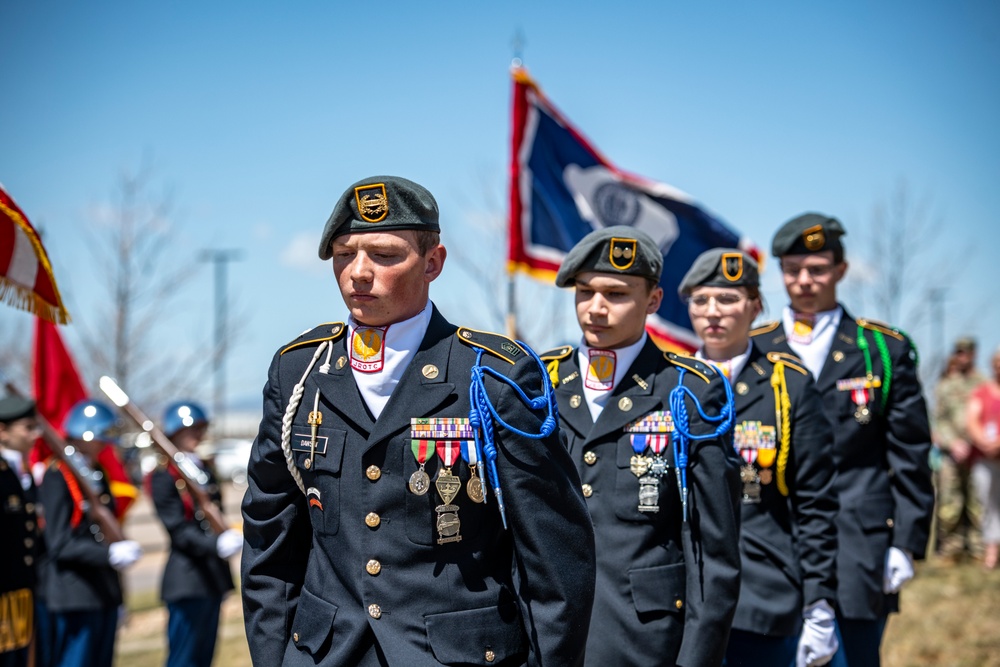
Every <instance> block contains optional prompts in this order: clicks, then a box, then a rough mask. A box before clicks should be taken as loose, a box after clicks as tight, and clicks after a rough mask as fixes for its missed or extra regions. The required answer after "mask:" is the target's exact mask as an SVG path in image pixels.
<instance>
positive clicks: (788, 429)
mask: <svg viewBox="0 0 1000 667" xmlns="http://www.w3.org/2000/svg"><path fill="white" fill-rule="evenodd" d="M771 387H772V388H773V389H774V420H775V423H776V424H777V426H778V432H779V434H780V438H781V444H780V448H779V449H778V493H780V494H781V495H783V496H787V495H788V483H787V481H786V480H785V471H786V470H787V469H788V452H789V445H790V443H791V440H792V420H791V414H790V413H791V399H789V397H788V384H787V383H786V382H785V364H783V363H782V362H780V361H779V362H777V363H775V364H774V370H773V371H772V372H771Z"/></svg>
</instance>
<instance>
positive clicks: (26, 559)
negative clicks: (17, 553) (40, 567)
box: [24, 556, 35, 565]
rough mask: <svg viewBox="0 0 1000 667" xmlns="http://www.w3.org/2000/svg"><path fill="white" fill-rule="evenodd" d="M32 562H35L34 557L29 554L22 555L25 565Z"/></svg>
mask: <svg viewBox="0 0 1000 667" xmlns="http://www.w3.org/2000/svg"><path fill="white" fill-rule="evenodd" d="M34 562H35V559H34V558H32V557H31V556H25V557H24V564H25V565H31V564H32V563H34Z"/></svg>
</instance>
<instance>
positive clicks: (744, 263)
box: [677, 248, 760, 295]
mask: <svg viewBox="0 0 1000 667" xmlns="http://www.w3.org/2000/svg"><path fill="white" fill-rule="evenodd" d="M702 286H705V287H759V286H760V272H759V271H758V269H757V262H756V261H754V259H753V257H750V256H749V255H747V254H746V253H744V252H740V251H739V250H737V249H736V248H712V249H711V250H706V251H705V252H703V253H701V254H700V255H698V259H696V260H694V264H692V265H691V268H690V269H688V272H687V273H685V274H684V279H683V280H681V284H680V287H678V288H677V292H678V293H679V294H681V295H685V294H690V293H691V291H692V290H694V288H695V287H702Z"/></svg>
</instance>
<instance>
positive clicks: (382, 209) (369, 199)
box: [354, 183, 389, 222]
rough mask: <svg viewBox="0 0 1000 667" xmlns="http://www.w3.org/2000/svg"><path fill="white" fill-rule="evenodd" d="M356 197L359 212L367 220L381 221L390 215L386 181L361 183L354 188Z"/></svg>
mask: <svg viewBox="0 0 1000 667" xmlns="http://www.w3.org/2000/svg"><path fill="white" fill-rule="evenodd" d="M354 199H355V200H356V201H357V202H358V214H359V215H360V216H361V219H362V220H364V221H365V222H381V221H382V220H385V216H387V215H389V197H388V196H387V195H386V194H385V183H372V184H370V185H359V186H358V187H356V188H354Z"/></svg>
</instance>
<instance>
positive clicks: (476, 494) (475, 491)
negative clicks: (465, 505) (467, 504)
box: [465, 473, 486, 503]
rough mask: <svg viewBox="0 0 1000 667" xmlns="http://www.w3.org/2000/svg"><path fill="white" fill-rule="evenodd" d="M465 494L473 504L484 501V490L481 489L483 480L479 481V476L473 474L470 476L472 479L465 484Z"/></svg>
mask: <svg viewBox="0 0 1000 667" xmlns="http://www.w3.org/2000/svg"><path fill="white" fill-rule="evenodd" d="M465 492H466V493H468V494H469V498H470V499H471V500H472V502H474V503H482V502H485V501H486V489H485V488H484V487H483V480H481V479H479V476H478V475H476V474H475V473H473V474H472V477H470V478H469V481H468V482H467V483H466V485H465Z"/></svg>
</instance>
